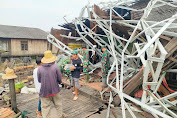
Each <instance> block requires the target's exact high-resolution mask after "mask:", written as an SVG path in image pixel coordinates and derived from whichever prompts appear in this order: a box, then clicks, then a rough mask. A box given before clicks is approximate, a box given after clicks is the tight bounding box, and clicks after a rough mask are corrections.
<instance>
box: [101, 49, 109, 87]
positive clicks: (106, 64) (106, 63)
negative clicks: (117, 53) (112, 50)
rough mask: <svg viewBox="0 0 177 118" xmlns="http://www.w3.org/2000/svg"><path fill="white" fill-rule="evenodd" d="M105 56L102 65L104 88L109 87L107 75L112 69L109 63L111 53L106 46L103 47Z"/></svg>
mask: <svg viewBox="0 0 177 118" xmlns="http://www.w3.org/2000/svg"><path fill="white" fill-rule="evenodd" d="M102 51H103V56H102V58H101V64H102V83H101V86H102V87H103V88H104V87H106V86H107V74H108V70H109V67H110V63H109V53H108V51H107V49H106V46H102Z"/></svg>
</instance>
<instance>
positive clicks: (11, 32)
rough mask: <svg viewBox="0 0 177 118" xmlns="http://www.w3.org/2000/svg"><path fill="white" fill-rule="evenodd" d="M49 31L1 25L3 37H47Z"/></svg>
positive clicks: (0, 30)
mask: <svg viewBox="0 0 177 118" xmlns="http://www.w3.org/2000/svg"><path fill="white" fill-rule="evenodd" d="M47 35H48V33H47V32H45V31H43V30H41V29H38V28H31V27H21V26H9V25H0V37H1V38H12V39H13V38H25V39H47Z"/></svg>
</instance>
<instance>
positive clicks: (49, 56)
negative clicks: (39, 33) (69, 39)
mask: <svg viewBox="0 0 177 118" xmlns="http://www.w3.org/2000/svg"><path fill="white" fill-rule="evenodd" d="M56 60H57V57H56V56H54V55H53V54H52V52H51V51H50V50H48V51H45V52H44V57H43V58H42V60H41V62H42V63H52V62H54V61H56Z"/></svg>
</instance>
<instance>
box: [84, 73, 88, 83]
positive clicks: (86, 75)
mask: <svg viewBox="0 0 177 118" xmlns="http://www.w3.org/2000/svg"><path fill="white" fill-rule="evenodd" d="M84 74H85V82H88V81H89V73H88V72H85V73H84Z"/></svg>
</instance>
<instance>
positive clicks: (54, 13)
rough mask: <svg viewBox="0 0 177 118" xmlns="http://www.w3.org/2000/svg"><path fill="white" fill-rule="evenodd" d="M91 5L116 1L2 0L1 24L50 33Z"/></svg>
mask: <svg viewBox="0 0 177 118" xmlns="http://www.w3.org/2000/svg"><path fill="white" fill-rule="evenodd" d="M88 1H90V3H91V4H94V3H95V4H97V3H100V2H103V1H104V2H105V1H106V2H109V1H115V0H0V24H1V25H13V26H25V27H36V28H40V29H43V30H45V31H50V29H51V28H52V27H54V28H59V27H58V24H64V23H66V22H65V21H64V19H63V16H65V15H66V19H67V20H68V21H69V22H70V21H72V20H73V19H74V18H75V17H78V15H79V13H80V11H81V9H82V8H83V7H84V6H85V5H86V4H87V3H88Z"/></svg>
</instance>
